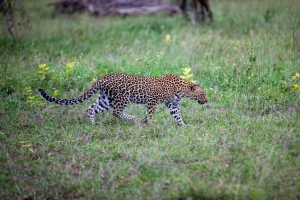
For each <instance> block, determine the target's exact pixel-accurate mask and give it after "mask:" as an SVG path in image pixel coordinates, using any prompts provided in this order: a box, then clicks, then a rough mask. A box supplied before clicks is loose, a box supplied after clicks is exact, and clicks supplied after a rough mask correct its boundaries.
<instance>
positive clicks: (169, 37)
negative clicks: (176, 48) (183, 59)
mask: <svg viewBox="0 0 300 200" xmlns="http://www.w3.org/2000/svg"><path fill="white" fill-rule="evenodd" d="M170 40H171V35H170V34H167V35H166V36H165V41H166V42H170Z"/></svg>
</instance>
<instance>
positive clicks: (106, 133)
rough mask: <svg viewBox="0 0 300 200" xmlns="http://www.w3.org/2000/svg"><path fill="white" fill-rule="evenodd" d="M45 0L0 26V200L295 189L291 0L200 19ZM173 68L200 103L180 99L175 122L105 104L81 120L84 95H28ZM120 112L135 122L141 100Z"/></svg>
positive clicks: (299, 58)
mask: <svg viewBox="0 0 300 200" xmlns="http://www.w3.org/2000/svg"><path fill="white" fill-rule="evenodd" d="M47 2H49V1H34V0H31V1H27V2H26V3H24V7H25V9H27V10H28V13H27V17H28V19H29V25H28V27H27V28H24V27H23V28H22V29H20V31H19V34H18V39H17V41H16V42H15V43H14V42H13V41H12V39H11V38H10V36H9V35H8V33H7V32H6V30H5V29H2V30H1V32H0V33H1V36H0V67H1V73H0V144H1V148H0V198H1V199H76V198H79V199H299V198H300V192H299V191H300V145H299V144H300V131H299V130H300V121H299V119H300V114H299V113H300V95H299V89H295V88H294V87H295V86H294V85H295V84H298V85H299V84H300V80H299V78H297V77H296V76H295V75H296V73H300V64H299V62H300V54H299V49H300V46H299V43H298V44H297V48H296V49H297V51H296V53H294V46H293V44H294V39H299V37H300V36H299V30H300V18H299V16H300V10H299V8H300V3H299V1H296V0H294V1H293V0H288V1H271V0H262V1H258V0H254V1H246V0H241V1H224V2H223V1H220V2H219V1H212V2H211V4H212V8H213V12H214V23H213V24H212V25H211V26H207V25H202V26H195V25H192V24H190V23H187V22H186V21H185V20H184V19H183V17H182V16H180V15H178V16H174V17H168V16H162V15H150V16H139V17H127V18H119V17H107V18H102V17H99V18H97V17H91V16H88V15H86V14H82V15H74V16H69V15H54V13H53V11H52V9H51V8H49V7H46V6H45V4H46V3H47ZM289 4H291V5H292V8H291V9H288V8H287V5H289ZM293 19H294V21H293ZM0 22H1V26H2V27H3V28H4V27H5V25H6V24H5V21H4V19H2V18H1V19H0ZM292 23H293V24H294V25H295V31H296V33H297V34H296V36H295V38H293V36H292V30H291V29H290V27H291V25H292ZM167 34H169V35H170V36H171V40H170V41H169V42H167V41H165V36H166V35H167ZM74 57H76V58H77V59H78V62H76V63H75V64H73V65H72V66H71V68H70V69H69V71H68V70H67V69H66V66H68V65H70V63H72V61H74ZM41 64H46V66H47V67H49V70H46V71H45V73H44V77H43V76H42V75H41V74H38V71H39V70H40V68H39V65H41ZM185 67H191V69H192V73H193V74H194V75H193V79H194V80H197V82H199V84H200V85H201V86H202V87H203V88H204V89H205V90H206V92H207V95H208V98H209V102H208V104H207V105H205V106H203V107H200V106H199V105H198V104H197V103H196V102H193V101H191V100H184V101H183V102H182V103H181V112H182V116H183V119H184V121H185V122H186V124H188V125H189V126H188V127H187V128H181V127H178V126H177V124H176V123H175V121H174V120H173V119H172V117H171V116H170V115H169V114H168V112H167V110H166V108H165V107H164V106H163V105H160V106H159V107H158V109H157V111H156V113H155V114H154V116H153V119H152V120H151V121H150V122H149V123H148V124H146V125H144V126H139V124H138V123H135V124H131V123H128V122H125V121H122V120H119V119H116V118H115V117H113V116H112V113H111V112H107V113H103V114H101V115H99V116H97V118H96V125H95V126H93V125H90V124H89V123H88V120H87V119H86V117H85V109H86V108H87V107H88V106H89V105H90V104H91V103H92V102H93V100H90V101H89V102H86V103H83V104H81V105H77V106H72V107H60V106H57V105H53V104H50V103H45V101H44V100H43V99H41V98H40V97H39V96H38V93H37V89H38V88H40V87H42V88H44V89H45V90H46V91H48V92H50V93H51V94H53V92H54V91H55V90H58V97H60V98H70V97H77V96H78V95H80V94H81V93H82V92H84V91H85V90H86V89H87V88H89V87H90V86H91V84H92V82H93V79H95V78H99V77H100V76H102V75H104V74H107V73H110V72H124V73H128V74H135V75H147V76H161V75H165V74H167V73H174V74H176V75H182V70H181V68H185ZM293 77H294V78H293ZM29 87H30V89H31V91H29V89H28V88H29ZM25 88H27V89H25ZM30 98H31V100H30ZM95 98H96V97H94V99H95ZM126 113H130V114H132V115H135V116H136V117H137V118H139V119H141V118H142V117H143V116H144V115H145V113H146V109H145V106H143V105H136V104H131V105H129V107H128V108H127V109H126Z"/></svg>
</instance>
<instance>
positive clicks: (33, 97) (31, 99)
mask: <svg viewBox="0 0 300 200" xmlns="http://www.w3.org/2000/svg"><path fill="white" fill-rule="evenodd" d="M27 99H28V100H29V101H34V100H35V96H28V97H27Z"/></svg>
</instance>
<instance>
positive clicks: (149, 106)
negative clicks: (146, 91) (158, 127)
mask: <svg viewBox="0 0 300 200" xmlns="http://www.w3.org/2000/svg"><path fill="white" fill-rule="evenodd" d="M157 105H158V101H153V100H152V101H151V100H149V101H148V103H147V115H146V116H145V117H143V118H142V120H141V123H142V124H144V123H146V122H147V121H148V119H151V118H152V116H153V114H154V112H155V109H156V107H157Z"/></svg>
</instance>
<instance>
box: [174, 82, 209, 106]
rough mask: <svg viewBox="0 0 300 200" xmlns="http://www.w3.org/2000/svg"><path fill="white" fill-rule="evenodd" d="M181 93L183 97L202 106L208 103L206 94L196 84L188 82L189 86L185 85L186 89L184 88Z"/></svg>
mask: <svg viewBox="0 0 300 200" xmlns="http://www.w3.org/2000/svg"><path fill="white" fill-rule="evenodd" d="M180 93H181V96H182V97H185V98H189V99H193V100H195V101H197V102H198V103H199V104H201V105H203V104H206V103H207V102H208V99H207V97H206V92H205V91H204V90H203V89H202V88H201V87H200V86H199V85H198V84H195V83H190V82H188V84H185V87H182V89H181V90H180Z"/></svg>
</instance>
